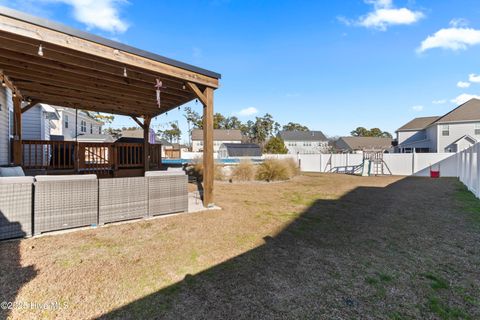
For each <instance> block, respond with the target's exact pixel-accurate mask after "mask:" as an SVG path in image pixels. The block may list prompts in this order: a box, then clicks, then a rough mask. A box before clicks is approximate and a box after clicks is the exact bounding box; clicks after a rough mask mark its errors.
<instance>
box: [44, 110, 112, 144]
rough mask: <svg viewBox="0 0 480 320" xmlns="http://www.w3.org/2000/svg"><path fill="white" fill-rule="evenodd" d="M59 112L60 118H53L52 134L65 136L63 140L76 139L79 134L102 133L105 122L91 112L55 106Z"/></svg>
mask: <svg viewBox="0 0 480 320" xmlns="http://www.w3.org/2000/svg"><path fill="white" fill-rule="evenodd" d="M55 109H57V111H58V114H59V119H58V120H53V121H52V123H53V125H52V128H51V130H50V134H51V135H55V136H63V140H66V141H68V140H75V137H77V136H87V135H99V134H102V125H103V122H101V121H98V120H96V119H95V118H94V117H92V116H91V115H90V113H88V112H86V111H82V110H78V113H76V111H75V109H70V108H64V107H55Z"/></svg>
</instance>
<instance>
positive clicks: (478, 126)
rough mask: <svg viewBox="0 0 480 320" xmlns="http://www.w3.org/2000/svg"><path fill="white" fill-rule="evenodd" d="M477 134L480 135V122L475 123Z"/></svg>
mask: <svg viewBox="0 0 480 320" xmlns="http://www.w3.org/2000/svg"><path fill="white" fill-rule="evenodd" d="M475 135H476V136H480V122H477V123H475Z"/></svg>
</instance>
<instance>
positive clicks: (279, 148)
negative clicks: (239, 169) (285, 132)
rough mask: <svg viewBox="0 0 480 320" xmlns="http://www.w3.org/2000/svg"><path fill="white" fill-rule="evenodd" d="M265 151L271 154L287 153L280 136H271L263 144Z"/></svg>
mask: <svg viewBox="0 0 480 320" xmlns="http://www.w3.org/2000/svg"><path fill="white" fill-rule="evenodd" d="M263 151H264V152H265V153H272V154H286V153H288V149H287V147H285V142H284V141H283V139H282V138H280V137H272V138H270V140H268V142H267V143H266V144H265V148H264V150H263Z"/></svg>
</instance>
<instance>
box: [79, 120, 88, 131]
mask: <svg viewBox="0 0 480 320" xmlns="http://www.w3.org/2000/svg"><path fill="white" fill-rule="evenodd" d="M80 131H81V132H87V121H85V120H82V121H80Z"/></svg>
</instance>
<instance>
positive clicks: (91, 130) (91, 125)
mask: <svg viewBox="0 0 480 320" xmlns="http://www.w3.org/2000/svg"><path fill="white" fill-rule="evenodd" d="M90 134H93V124H92V123H90Z"/></svg>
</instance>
